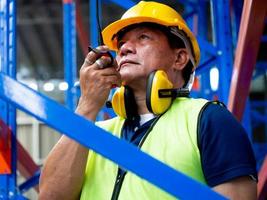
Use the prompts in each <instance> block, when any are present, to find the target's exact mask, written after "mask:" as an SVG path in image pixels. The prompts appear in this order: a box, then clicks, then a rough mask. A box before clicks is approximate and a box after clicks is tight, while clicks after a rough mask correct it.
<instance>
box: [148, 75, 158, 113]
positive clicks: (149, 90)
mask: <svg viewBox="0 0 267 200" xmlns="http://www.w3.org/2000/svg"><path fill="white" fill-rule="evenodd" d="M155 74H156V71H153V72H151V73H150V74H149V76H148V79H147V85H146V106H147V109H148V110H149V111H150V112H151V113H153V110H152V106H151V92H152V86H153V80H154V77H155Z"/></svg>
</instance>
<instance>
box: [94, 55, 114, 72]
mask: <svg viewBox="0 0 267 200" xmlns="http://www.w3.org/2000/svg"><path fill="white" fill-rule="evenodd" d="M111 66H112V63H111V58H110V57H106V56H102V57H100V58H98V59H97V60H96V61H95V67H96V69H104V68H107V67H111Z"/></svg>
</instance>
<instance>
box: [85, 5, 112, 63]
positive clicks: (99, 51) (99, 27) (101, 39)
mask: <svg viewBox="0 0 267 200" xmlns="http://www.w3.org/2000/svg"><path fill="white" fill-rule="evenodd" d="M99 1H101V0H96V22H97V29H98V38H97V39H98V45H104V40H103V36H102V28H101V25H100V15H99V9H100V8H99ZM88 51H89V52H90V51H93V52H95V53H96V54H99V55H106V56H108V57H110V59H111V62H110V63H111V64H112V63H113V60H114V59H113V56H112V55H111V53H110V52H109V51H104V52H102V51H101V50H99V49H97V48H93V47H91V46H89V47H88Z"/></svg>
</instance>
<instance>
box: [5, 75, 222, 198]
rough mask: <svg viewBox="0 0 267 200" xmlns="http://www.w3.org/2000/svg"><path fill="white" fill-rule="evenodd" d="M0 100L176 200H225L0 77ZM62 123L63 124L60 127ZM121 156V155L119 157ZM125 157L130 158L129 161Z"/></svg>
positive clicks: (77, 117)
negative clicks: (178, 199)
mask: <svg viewBox="0 0 267 200" xmlns="http://www.w3.org/2000/svg"><path fill="white" fill-rule="evenodd" d="M0 98H3V99H4V100H5V101H7V102H8V103H10V104H12V105H14V106H15V107H17V108H18V109H20V110H22V111H24V112H26V113H28V114H29V115H31V116H34V117H35V118H37V119H38V120H40V121H41V122H44V123H46V124H47V125H48V126H50V127H52V128H54V129H56V130H57V131H59V132H61V133H62V134H66V135H67V136H68V137H70V138H72V139H74V140H75V141H77V142H79V143H80V144H82V145H84V146H86V147H88V148H90V149H92V150H93V151H95V152H97V153H99V154H101V155H102V156H104V157H106V158H108V159H110V160H112V161H113V162H115V163H117V164H118V165H120V166H122V167H123V168H125V169H127V170H130V171H132V172H133V173H135V174H136V175H138V176H140V177H141V178H144V179H146V180H147V181H149V182H151V183H152V184H154V185H156V186H158V187H159V188H161V189H163V190H165V191H166V192H168V193H169V194H171V195H173V196H174V197H177V198H180V199H189V200H191V199H192V200H195V199H208V200H209V199H210V200H219V199H225V198H224V197H222V196H221V195H219V194H218V193H216V192H214V191H212V190H211V189H210V188H209V187H207V186H204V185H203V184H201V183H199V182H196V181H194V180H193V179H192V178H190V177H187V176H185V175H183V174H182V173H180V172H178V171H176V170H174V169H172V168H170V167H168V166H167V165H165V164H164V163H162V162H160V161H158V160H156V159H154V158H153V157H151V156H149V155H148V154H146V153H144V152H142V151H141V150H140V149H138V148H137V147H135V146H134V145H132V144H129V143H128V142H126V141H124V140H120V139H119V138H117V137H115V136H113V135H112V134H110V133H108V132H106V131H104V130H103V129H101V128H99V127H97V126H95V125H94V123H92V122H90V121H88V120H86V119H85V118H83V117H82V116H79V115H77V114H75V113H73V112H72V111H70V110H68V109H67V108H65V107H63V106H61V105H60V104H59V103H57V102H55V101H53V100H51V99H49V98H47V97H46V96H44V95H42V94H39V93H38V92H36V91H34V90H32V89H30V88H28V87H27V86H24V85H23V84H20V83H19V82H17V81H15V80H13V79H11V78H10V77H8V76H6V75H4V74H3V73H0ZM62 120H64V123H63V124H62ZM121 152H124V153H123V154H122V153H121ZM128 155H131V159H129V157H128Z"/></svg>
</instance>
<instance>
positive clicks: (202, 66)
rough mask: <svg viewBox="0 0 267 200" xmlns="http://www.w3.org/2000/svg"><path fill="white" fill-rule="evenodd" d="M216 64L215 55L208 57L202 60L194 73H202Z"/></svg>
mask: <svg viewBox="0 0 267 200" xmlns="http://www.w3.org/2000/svg"><path fill="white" fill-rule="evenodd" d="M216 64H217V58H216V57H215V56H212V57H210V58H209V59H208V60H205V61H204V62H202V63H201V64H200V65H199V66H198V67H197V68H196V75H199V74H202V73H204V72H207V71H208V70H210V68H211V67H214V66H215V65H216Z"/></svg>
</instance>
